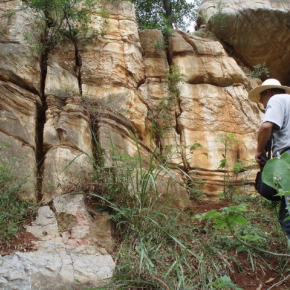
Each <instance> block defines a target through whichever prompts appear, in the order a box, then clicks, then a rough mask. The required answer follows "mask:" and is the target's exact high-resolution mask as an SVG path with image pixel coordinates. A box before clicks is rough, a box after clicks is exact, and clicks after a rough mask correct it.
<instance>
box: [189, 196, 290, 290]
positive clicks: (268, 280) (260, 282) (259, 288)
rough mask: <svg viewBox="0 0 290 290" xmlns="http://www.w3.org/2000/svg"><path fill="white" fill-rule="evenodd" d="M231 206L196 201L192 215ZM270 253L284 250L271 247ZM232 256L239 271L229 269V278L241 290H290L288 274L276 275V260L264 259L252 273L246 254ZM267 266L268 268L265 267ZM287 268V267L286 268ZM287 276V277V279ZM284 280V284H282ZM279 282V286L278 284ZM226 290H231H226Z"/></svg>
mask: <svg viewBox="0 0 290 290" xmlns="http://www.w3.org/2000/svg"><path fill="white" fill-rule="evenodd" d="M229 205H232V202H231V203H229V202H227V201H210V200H206V201H197V204H196V206H194V214H197V213H203V212H207V211H211V210H218V209H220V208H223V207H227V206H229ZM271 251H272V252H275V253H285V250H284V251H283V249H279V248H275V247H273V248H272V250H271ZM233 254H234V256H235V257H236V259H237V260H238V261H239V263H240V268H242V269H243V270H242V271H239V269H237V268H236V269H235V268H233V269H231V270H232V271H231V273H230V277H231V280H232V282H233V283H235V284H236V285H238V286H239V287H240V288H242V289H243V290H267V289H269V288H270V287H272V286H274V285H276V284H277V286H274V287H273V288H271V290H290V272H288V273H286V275H285V273H284V274H281V273H278V271H277V269H278V258H277V257H273V256H271V257H268V258H265V257H264V256H263V258H264V259H265V261H266V263H264V265H263V266H260V265H257V266H256V267H255V269H254V271H253V269H252V266H251V263H250V261H249V259H248V256H247V253H246V252H244V251H242V252H239V253H236V252H233ZM265 264H267V266H268V267H265ZM288 268H289V267H288ZM288 275H289V277H288ZM284 279H285V281H284V282H282V281H283V280H284ZM280 282H281V284H280ZM227 290H231V289H228V288H227Z"/></svg>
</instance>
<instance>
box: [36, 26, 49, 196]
mask: <svg viewBox="0 0 290 290" xmlns="http://www.w3.org/2000/svg"><path fill="white" fill-rule="evenodd" d="M47 29H48V27H47V28H46V30H47ZM46 33H47V32H44V34H46ZM48 54H49V48H45V49H44V51H43V53H42V54H41V59H40V73H41V74H40V94H39V95H40V99H41V105H40V106H39V107H38V109H37V124H36V162H37V168H38V178H37V194H38V199H39V200H40V199H41V188H42V167H43V162H44V149H43V132H44V124H45V122H46V116H45V114H46V111H47V102H46V97H45V93H44V90H45V79H46V75H47V59H48Z"/></svg>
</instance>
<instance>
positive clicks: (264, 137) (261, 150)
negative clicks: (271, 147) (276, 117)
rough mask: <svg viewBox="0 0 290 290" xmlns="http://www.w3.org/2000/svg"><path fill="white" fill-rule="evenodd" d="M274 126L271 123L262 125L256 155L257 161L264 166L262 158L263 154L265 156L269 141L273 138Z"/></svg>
mask: <svg viewBox="0 0 290 290" xmlns="http://www.w3.org/2000/svg"><path fill="white" fill-rule="evenodd" d="M273 127H274V124H273V123H271V122H264V123H262V124H261V126H260V128H259V131H258V145H257V150H256V154H255V159H256V161H257V162H258V163H259V164H263V163H264V162H263V161H262V159H261V158H260V156H261V155H262V154H265V147H266V144H267V142H268V140H269V139H270V137H271V134H272V130H273Z"/></svg>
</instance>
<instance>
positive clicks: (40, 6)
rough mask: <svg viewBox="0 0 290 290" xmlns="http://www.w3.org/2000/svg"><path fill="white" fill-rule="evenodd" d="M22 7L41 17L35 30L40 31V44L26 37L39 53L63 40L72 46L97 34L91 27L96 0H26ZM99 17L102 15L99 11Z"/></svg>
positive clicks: (29, 36) (28, 35)
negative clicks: (72, 43) (25, 6)
mask: <svg viewBox="0 0 290 290" xmlns="http://www.w3.org/2000/svg"><path fill="white" fill-rule="evenodd" d="M25 5H27V6H28V7H30V8H31V9H32V10H33V11H34V12H35V13H38V14H39V16H40V18H39V19H38V23H37V24H36V27H37V29H39V30H40V34H41V41H39V40H37V39H35V35H31V34H29V33H26V35H25V38H26V40H27V41H28V42H29V43H31V44H33V45H34V46H35V48H36V50H37V52H38V53H44V52H45V51H46V50H51V49H52V48H53V47H54V46H55V45H56V44H58V43H60V42H61V41H62V40H64V39H68V40H70V41H72V42H74V43H75V42H76V41H77V40H80V39H82V38H90V37H94V36H95V35H96V33H97V32H96V31H94V30H93V29H91V28H90V23H91V21H92V13H93V11H94V9H95V8H96V5H97V1H94V0H85V1H82V0H28V1H25ZM101 14H104V12H102V11H101Z"/></svg>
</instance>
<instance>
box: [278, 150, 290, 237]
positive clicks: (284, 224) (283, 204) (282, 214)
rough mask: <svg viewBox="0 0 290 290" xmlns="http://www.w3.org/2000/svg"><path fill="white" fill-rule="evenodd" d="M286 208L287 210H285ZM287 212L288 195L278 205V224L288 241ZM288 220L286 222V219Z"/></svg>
mask: <svg viewBox="0 0 290 290" xmlns="http://www.w3.org/2000/svg"><path fill="white" fill-rule="evenodd" d="M285 152H290V149H288V150H286V151H285ZM287 208H288V209H287ZM289 211H290V195H286V196H282V198H281V203H280V210H279V222H280V225H281V227H282V229H283V231H284V232H285V234H286V235H287V237H288V238H289V239H290V218H289ZM287 217H288V218H289V220H286V221H285V219H286V218H287Z"/></svg>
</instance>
